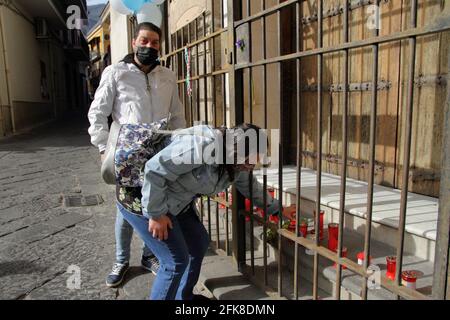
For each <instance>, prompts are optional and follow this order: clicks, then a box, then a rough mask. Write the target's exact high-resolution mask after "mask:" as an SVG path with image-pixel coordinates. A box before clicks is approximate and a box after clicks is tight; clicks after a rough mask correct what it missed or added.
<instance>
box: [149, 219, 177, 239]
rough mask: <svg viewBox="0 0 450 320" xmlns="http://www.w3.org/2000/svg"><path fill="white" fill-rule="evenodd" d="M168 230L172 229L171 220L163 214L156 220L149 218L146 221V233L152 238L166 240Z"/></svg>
mask: <svg viewBox="0 0 450 320" xmlns="http://www.w3.org/2000/svg"><path fill="white" fill-rule="evenodd" d="M168 228H170V229H172V220H170V218H169V217H168V216H166V215H165V214H163V215H162V216H160V217H158V218H151V219H150V220H149V221H148V231H149V232H150V233H151V234H152V236H153V238H157V239H159V240H167V238H168V237H169V229H168Z"/></svg>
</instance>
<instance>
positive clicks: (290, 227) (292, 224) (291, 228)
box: [288, 219, 297, 231]
mask: <svg viewBox="0 0 450 320" xmlns="http://www.w3.org/2000/svg"><path fill="white" fill-rule="evenodd" d="M296 224H297V221H296V220H295V219H292V220H291V221H290V222H289V227H288V230H290V231H295V225H296Z"/></svg>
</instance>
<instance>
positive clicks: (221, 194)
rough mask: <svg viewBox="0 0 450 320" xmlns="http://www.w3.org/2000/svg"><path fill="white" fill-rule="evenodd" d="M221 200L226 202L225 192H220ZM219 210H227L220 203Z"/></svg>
mask: <svg viewBox="0 0 450 320" xmlns="http://www.w3.org/2000/svg"><path fill="white" fill-rule="evenodd" d="M219 198H220V199H222V200H225V192H220V193H219ZM219 208H220V209H225V205H223V204H221V203H219Z"/></svg>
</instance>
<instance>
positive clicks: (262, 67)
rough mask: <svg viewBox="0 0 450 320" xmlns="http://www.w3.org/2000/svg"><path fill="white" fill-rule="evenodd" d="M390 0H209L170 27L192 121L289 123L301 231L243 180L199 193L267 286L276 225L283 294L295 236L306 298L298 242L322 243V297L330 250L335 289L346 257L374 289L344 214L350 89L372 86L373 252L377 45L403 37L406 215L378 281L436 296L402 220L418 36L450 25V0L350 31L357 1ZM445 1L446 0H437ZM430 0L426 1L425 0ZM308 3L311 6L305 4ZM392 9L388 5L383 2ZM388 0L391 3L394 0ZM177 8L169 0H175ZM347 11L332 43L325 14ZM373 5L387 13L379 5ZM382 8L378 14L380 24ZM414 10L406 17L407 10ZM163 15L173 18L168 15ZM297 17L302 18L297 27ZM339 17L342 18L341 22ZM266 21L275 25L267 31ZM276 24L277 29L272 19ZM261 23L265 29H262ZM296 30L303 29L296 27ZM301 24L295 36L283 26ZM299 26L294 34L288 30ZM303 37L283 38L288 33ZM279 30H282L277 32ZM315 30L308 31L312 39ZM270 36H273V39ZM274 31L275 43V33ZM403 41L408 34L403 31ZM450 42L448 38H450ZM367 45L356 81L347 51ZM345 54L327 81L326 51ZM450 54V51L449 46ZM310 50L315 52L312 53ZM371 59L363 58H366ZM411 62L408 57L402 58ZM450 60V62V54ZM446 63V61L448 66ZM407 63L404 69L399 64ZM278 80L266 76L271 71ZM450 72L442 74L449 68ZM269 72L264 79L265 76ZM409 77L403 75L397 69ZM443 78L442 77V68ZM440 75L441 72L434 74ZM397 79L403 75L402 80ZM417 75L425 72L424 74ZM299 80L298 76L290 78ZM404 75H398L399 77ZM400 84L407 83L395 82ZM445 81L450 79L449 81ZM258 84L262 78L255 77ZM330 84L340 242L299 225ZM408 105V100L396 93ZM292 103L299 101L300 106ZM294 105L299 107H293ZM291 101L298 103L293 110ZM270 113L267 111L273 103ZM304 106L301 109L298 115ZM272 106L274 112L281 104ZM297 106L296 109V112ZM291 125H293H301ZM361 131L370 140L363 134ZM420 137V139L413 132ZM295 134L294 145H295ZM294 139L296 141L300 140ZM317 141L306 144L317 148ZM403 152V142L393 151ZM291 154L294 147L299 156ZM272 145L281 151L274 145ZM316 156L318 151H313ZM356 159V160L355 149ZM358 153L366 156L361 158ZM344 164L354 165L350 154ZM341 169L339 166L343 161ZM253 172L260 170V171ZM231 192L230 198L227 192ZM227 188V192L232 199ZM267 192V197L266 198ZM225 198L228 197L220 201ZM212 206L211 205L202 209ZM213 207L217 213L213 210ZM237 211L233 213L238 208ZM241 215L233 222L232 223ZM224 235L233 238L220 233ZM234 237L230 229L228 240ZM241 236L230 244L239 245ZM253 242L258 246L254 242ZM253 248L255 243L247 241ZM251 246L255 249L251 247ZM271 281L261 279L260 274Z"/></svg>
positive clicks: (445, 227) (445, 212)
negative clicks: (310, 127) (421, 22)
mask: <svg viewBox="0 0 450 320" xmlns="http://www.w3.org/2000/svg"><path fill="white" fill-rule="evenodd" d="M388 2H389V1H387V0H383V1H380V0H362V1H361V0H360V1H333V3H332V4H331V5H330V3H331V1H330V2H327V4H329V6H328V7H327V8H328V10H325V9H326V8H325V7H324V1H322V0H316V1H312V0H308V1H305V0H296V1H294V0H286V1H279V2H278V1H270V0H255V1H250V0H246V1H237V0H228V1H226V0H221V1H214V0H211V1H208V5H207V8H205V9H206V10H205V11H204V12H203V14H202V15H201V16H199V17H197V18H196V19H195V20H193V21H191V22H189V23H188V24H186V25H185V26H184V27H182V28H180V29H179V30H177V31H176V32H171V30H169V28H168V29H167V30H166V34H171V37H170V41H169V42H168V46H169V47H168V48H167V49H168V50H167V51H168V52H169V53H168V54H167V55H166V56H165V57H164V60H165V61H166V64H167V65H168V66H170V67H171V68H172V70H174V72H176V73H177V75H178V77H179V90H180V94H181V97H182V101H183V103H184V105H185V107H186V115H187V119H188V123H190V124H194V123H195V122H203V123H209V124H212V125H214V126H220V125H225V126H232V125H234V124H238V123H242V122H250V123H253V122H257V123H256V124H259V125H260V126H261V127H264V128H269V127H270V126H269V122H272V123H273V121H274V120H273V118H276V121H277V122H278V123H277V126H276V128H277V129H279V130H280V134H279V137H278V141H272V143H276V144H278V152H277V154H276V155H277V156H278V169H277V171H278V172H277V173H278V183H277V185H278V186H277V189H278V190H281V191H279V192H278V194H277V195H276V197H277V199H278V201H279V205H280V207H281V206H283V204H284V201H285V200H286V196H285V195H284V192H283V190H284V188H283V185H284V181H283V170H285V167H284V165H285V163H287V162H288V161H287V158H291V161H292V159H294V160H293V161H294V162H295V166H296V198H295V201H294V203H295V204H296V206H297V208H299V214H298V215H299V217H297V219H296V222H295V231H294V232H290V231H288V230H286V229H285V228H284V226H283V221H282V220H281V219H280V220H279V221H278V222H277V224H274V223H273V222H272V221H269V217H268V216H266V215H265V214H262V215H261V214H256V213H255V212H253V210H249V208H253V203H252V201H251V200H250V201H249V203H247V204H246V203H245V199H244V198H243V197H242V196H241V195H240V194H238V193H237V192H236V191H235V190H233V192H228V191H227V192H226V193H224V194H223V195H220V196H218V197H216V198H214V199H209V198H208V199H202V201H201V202H202V204H201V210H202V219H203V220H204V221H205V223H207V225H208V231H209V234H210V237H211V239H213V240H214V241H215V243H216V246H217V248H218V249H224V252H225V253H226V254H231V253H232V254H233V257H234V258H235V260H236V262H237V265H238V268H239V270H240V271H241V272H244V273H245V274H247V275H248V276H249V278H250V279H252V280H253V281H254V282H256V283H257V284H259V285H261V286H262V287H263V288H265V289H267V290H269V288H268V285H269V276H270V274H269V273H270V271H269V268H268V252H269V250H268V236H270V235H271V234H274V233H275V234H276V240H277V241H275V242H276V246H277V249H278V250H277V252H278V256H277V259H276V260H277V264H278V265H277V281H276V290H277V294H278V295H279V296H283V295H284V296H286V295H287V294H286V292H285V290H284V287H285V285H286V283H285V280H284V277H283V271H284V266H283V248H282V246H283V245H284V244H285V243H286V241H289V242H291V243H294V245H295V251H294V267H293V297H294V299H298V298H299V290H300V287H301V285H302V281H301V280H300V273H301V272H302V270H301V269H300V268H299V259H300V254H299V252H300V250H304V249H306V250H308V251H309V252H310V254H312V255H313V259H314V265H313V274H312V277H311V278H312V283H313V288H312V297H313V298H314V299H318V298H319V259H328V260H330V261H332V262H334V263H335V264H336V279H335V283H336V285H335V288H334V298H335V299H340V298H341V284H342V272H343V268H346V269H347V270H350V271H351V272H353V273H355V274H357V275H359V276H361V278H362V279H363V281H362V288H361V297H362V298H363V299H367V298H368V282H367V281H366V279H370V277H371V273H370V272H368V271H370V270H369V263H370V261H369V260H370V259H364V261H363V263H362V265H359V264H357V263H356V262H354V261H353V260H351V259H349V258H346V257H345V256H344V255H345V252H344V251H343V248H344V246H343V243H344V237H345V234H344V221H345V217H346V212H345V208H346V188H347V176H348V175H349V173H348V170H349V169H348V167H349V165H348V163H349V162H350V163H351V162H352V159H349V157H348V154H349V134H350V133H351V132H349V131H350V129H349V121H350V120H349V108H350V94H351V92H354V91H358V92H360V91H366V94H369V95H370V98H369V99H368V101H370V103H369V105H370V108H369V110H370V112H369V114H368V116H367V119H368V121H367V125H368V128H367V135H368V139H367V147H368V160H367V161H366V163H363V164H362V165H361V166H362V167H363V168H364V170H365V172H366V176H367V179H366V180H367V182H368V189H367V194H366V197H367V202H366V203H367V212H366V217H365V231H364V251H363V253H364V257H370V252H371V239H372V222H373V221H372V206H373V194H374V185H375V183H376V181H375V174H376V170H377V169H378V165H379V163H378V162H377V161H376V147H377V128H378V127H379V126H380V123H379V120H378V121H377V116H378V113H377V110H378V109H379V108H380V106H379V105H380V103H379V97H380V94H381V93H380V92H381V90H383V89H386V87H389V84H386V82H385V81H384V80H383V79H380V71H379V70H380V67H381V66H380V59H381V58H380V48H381V47H382V46H387V45H390V44H394V43H400V46H403V47H404V49H405V50H406V52H407V54H406V57H407V58H406V59H405V61H407V68H406V69H405V71H406V72H405V73H406V75H405V76H404V81H405V97H406V98H405V103H404V105H405V109H404V110H403V109H402V112H404V114H405V115H404V119H405V120H404V125H402V126H399V127H400V129H401V130H402V132H401V139H399V142H400V143H399V145H401V148H402V153H403V156H402V157H401V161H400V157H399V164H398V168H401V169H400V170H399V173H400V174H399V176H401V177H400V178H398V179H399V181H400V182H401V188H400V187H399V189H401V201H400V210H399V217H400V218H399V226H398V228H397V239H398V240H397V245H396V254H395V256H396V261H397V268H396V270H395V279H394V280H390V279H388V278H387V277H386V276H385V275H384V274H381V276H380V281H381V286H382V287H383V288H385V289H387V290H388V291H390V292H392V293H393V294H394V297H396V298H397V299H400V298H407V299H427V298H429V297H430V295H425V294H423V293H420V292H418V291H416V290H413V289H410V288H407V287H406V286H403V285H402V278H401V275H402V266H403V256H404V243H405V222H406V212H407V204H408V191H409V190H410V188H409V187H410V185H409V180H410V172H411V170H412V168H411V166H410V162H411V161H410V160H411V145H412V135H413V129H412V128H413V126H412V122H413V111H414V97H415V96H414V94H415V89H416V87H417V85H418V84H417V83H418V80H417V77H416V75H417V74H418V72H417V70H416V68H417V46H418V44H417V42H418V40H420V39H423V38H425V37H427V36H430V35H440V34H442V33H443V32H446V31H449V30H450V8H449V7H450V6H449V5H448V4H445V1H442V2H440V5H441V8H442V10H441V11H442V12H441V13H440V15H439V16H437V17H435V18H434V19H433V21H432V23H429V24H427V25H426V26H423V27H418V18H417V16H418V10H419V9H418V8H419V1H417V0H411V1H406V0H405V1H403V2H402V8H403V10H405V8H407V9H408V10H409V19H408V20H407V21H408V22H407V24H408V26H407V27H405V28H404V30H403V29H402V30H399V31H396V32H390V33H389V34H384V35H383V34H380V32H379V29H378V28H377V27H375V28H373V30H372V31H371V33H372V34H371V35H370V36H368V37H367V38H365V39H360V40H352V39H351V35H350V29H351V28H352V26H351V25H352V23H354V21H352V19H351V17H352V11H353V10H355V11H356V10H357V9H358V8H364V9H365V8H366V7H368V6H371V5H372V6H373V5H375V7H372V8H374V9H375V13H376V14H378V12H379V11H377V10H379V8H381V11H382V14H383V12H384V13H385V14H386V12H389V7H387V9H383V8H382V7H380V6H382V5H384V4H386V3H388ZM437 2H439V1H437ZM421 5H422V6H425V4H424V3H422V4H421ZM305 7H306V8H308V12H307V13H305ZM383 10H384V11H383ZM386 10H387V11H386ZM166 12H168V7H166ZM333 17H338V18H339V19H341V20H339V23H338V24H337V25H338V26H339V33H340V41H337V42H338V43H333V44H332V45H328V46H327V45H325V44H324V25H326V24H327V28H328V29H327V30H329V28H330V23H329V22H328V21H329V20H330V19H331V18H333ZM376 17H378V16H377V15H376ZM378 21H379V20H375V21H374V23H375V25H376V24H377V23H378ZM405 21H406V19H405ZM255 24H258V28H260V29H259V30H260V32H259V33H258V32H255ZM166 25H169V23H168V20H167V16H166ZM292 26H294V27H292ZM333 26H334V27H336V26H335V25H333ZM268 28H269V29H270V28H271V29H270V32H267V30H268ZM305 28H313V31H314V32H313V33H314V37H312V38H311V39H310V40H311V41H313V42H314V46H309V45H306V46H305V39H303V38H302V37H303V36H304V29H305ZM273 29H275V30H273ZM261 30H262V31H261ZM292 30H294V31H292ZM289 32H291V33H292V34H290V35H288V36H286V33H289ZM255 34H257V37H258V39H257V42H259V46H260V48H261V52H256V51H255V48H253V47H254V43H255V39H256V36H255ZM289 37H290V38H289ZM286 38H287V39H294V41H290V42H289V41H287V42H286V41H285V40H284V39H286ZM268 39H269V40H274V39H275V40H276V41H268ZM307 40H308V39H306V41H307ZM268 42H269V43H268ZM274 42H275V43H274ZM403 42H405V43H403ZM444 43H445V42H444ZM359 49H360V50H365V51H366V54H369V55H370V60H369V62H367V63H368V65H369V66H370V68H368V70H371V73H370V74H371V81H370V82H365V83H351V75H350V71H349V70H350V63H351V61H352V60H351V59H352V55H353V53H354V50H359ZM333 54H338V55H340V56H339V63H337V67H336V70H337V72H339V73H341V74H342V81H341V83H338V84H333V85H330V86H328V87H327V86H325V85H324V83H325V81H324V77H325V72H324V64H325V63H324V62H325V59H328V57H329V56H330V55H333ZM449 57H450V55H449ZM311 58H313V59H314V60H313V63H311ZM363 60H364V59H363ZM403 62H404V61H403ZM448 66H450V63H449V65H448ZM305 70H309V72H312V71H311V70H314V71H313V72H314V78H315V80H316V81H315V84H313V85H311V83H307V82H306V80H305V79H304V72H306V71H305ZM447 71H448V70H446V72H447ZM399 73H401V70H400V71H399ZM447 75H448V72H447ZM274 76H275V78H276V81H273V82H270V83H268V79H269V78H270V79H271V80H273V77H274ZM444 77H445V75H444ZM261 79H262V80H261ZM399 79H400V76H399ZM441 80H442V79H441ZM432 81H436V79H434V80H432ZM399 82H400V81H399ZM419 82H420V80H419ZM293 83H294V85H292V84H293ZM394 85H395V84H394ZM398 86H399V87H400V84H398ZM448 87H450V86H447V91H448V89H449V88H448ZM255 88H257V90H256V89H255ZM277 88H278V91H279V96H277V97H276V99H275V100H277V99H278V101H274V99H273V97H270V94H271V93H273V91H277ZM256 91H258V92H260V93H261V95H262V96H261V97H259V100H260V101H261V102H260V106H259V108H257V110H256V111H255V110H253V109H254V106H255V105H257V103H256V102H255V92H256ZM306 91H307V92H309V94H311V92H312V94H313V95H315V107H314V109H315V110H314V112H315V126H316V128H317V129H316V132H315V138H314V139H313V140H314V141H315V148H316V149H315V152H314V157H313V158H315V160H314V161H311V160H310V159H309V160H308V159H307V157H306V156H307V155H310V154H311V152H309V151H307V150H306V147H305V146H304V145H303V144H304V143H303V139H302V137H303V135H305V132H306V131H307V128H305V127H304V123H305V119H302V117H303V118H306V117H308V114H309V113H310V111H311V110H310V109H307V108H310V107H311V103H309V101H306V102H307V103H306V102H305V101H304V100H306V99H305V97H306V94H305V92H306ZM330 92H339V96H338V99H339V101H340V102H339V103H342V106H343V110H342V120H341V123H340V125H339V130H340V140H339V143H340V147H339V152H340V157H339V159H338V160H337V161H336V163H337V166H336V168H339V176H340V195H339V208H340V209H339V219H338V222H339V223H338V240H337V249H336V251H332V250H330V249H328V248H327V247H326V246H324V245H323V242H322V241H321V236H320V233H319V232H318V231H317V232H316V233H315V237H314V239H311V238H306V237H302V236H301V234H300V231H299V227H300V222H299V220H300V219H299V218H300V208H301V205H302V203H301V199H302V194H301V187H300V186H301V182H302V170H301V168H302V167H303V166H305V165H308V166H310V167H311V166H314V168H315V171H316V185H315V199H321V190H322V187H323V186H322V168H323V166H324V165H323V158H324V152H323V149H322V145H323V123H324V122H323V114H324V99H325V97H326V94H328V93H330ZM399 105H400V103H399ZM292 106H293V107H292ZM289 110H290V111H289ZM292 112H293V113H292ZM442 112H443V113H442V114H443V115H444V119H446V120H444V121H443V123H444V124H443V127H442V130H443V131H442V149H443V150H444V152H442V160H441V167H440V189H439V190H440V192H439V221H438V233H437V238H436V256H435V262H434V276H433V286H432V297H433V298H437V299H445V298H447V299H449V294H450V290H449V288H448V286H449V285H450V281H448V279H449V278H448V277H449V273H448V266H449V261H448V255H449V230H450V229H449V220H450V219H449V218H450V209H449V205H450V168H449V163H450V161H449V158H448V157H449V156H448V152H445V150H447V149H448V148H449V147H450V145H449V144H450V128H449V120H450V118H449V117H450V111H449V102H448V100H447V102H446V104H444V106H443V111H442ZM269 113H270V115H269ZM292 114H295V117H292ZM273 115H275V116H273ZM292 118H294V119H292ZM292 132H294V133H295V135H294V137H292ZM361 143H362V142H361ZM416 143H417V141H416ZM293 145H294V147H292V146H293ZM294 150H295V152H293V151H294ZM308 152H309V153H308ZM395 152H397V151H395ZM292 154H294V156H292ZM272 156H274V155H272ZM314 162H315V163H314ZM356 162H357V161H356ZM360 163H361V161H360V162H359V164H360ZM342 164H347V165H342ZM336 170H338V169H336ZM252 178H253V177H252ZM262 181H263V185H264V190H265V191H266V190H267V189H268V188H267V186H268V182H267V174H264V175H263V177H262ZM230 195H231V196H232V201H231V199H229V196H230ZM229 200H230V201H229ZM266 201H267V199H264V202H265V203H266ZM221 207H222V209H221ZM229 207H231V208H232V217H230V216H229ZM321 209H322V206H321V201H320V200H319V201H317V200H316V201H315V205H314V210H315V212H321ZM205 211H206V212H205ZM213 211H215V219H213V217H212V213H213ZM230 218H231V220H230ZM231 222H232V223H231ZM320 223H321V220H320V214H317V215H315V219H314V222H313V224H314V227H315V229H318V228H316V226H319V225H320ZM255 225H259V226H261V227H262V233H261V242H262V247H263V250H262V252H263V255H262V257H260V258H261V260H262V266H261V268H260V269H262V278H259V277H257V276H256V273H257V272H256V271H255V269H257V266H255V260H256V259H259V258H255V250H256V249H255V235H254V234H253V233H254V230H255ZM223 238H224V244H222V242H221V239H223ZM231 239H232V240H231ZM231 246H232V247H231ZM248 247H249V248H248ZM247 249H249V250H247ZM247 251H249V252H247ZM261 282H262V283H261Z"/></svg>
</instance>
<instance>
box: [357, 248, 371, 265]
mask: <svg viewBox="0 0 450 320" xmlns="http://www.w3.org/2000/svg"><path fill="white" fill-rule="evenodd" d="M356 258H357V259H358V264H359V265H360V266H362V265H363V264H364V251H361V252H358V254H357V255H356ZM371 262H372V256H369V265H370V263H371Z"/></svg>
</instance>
